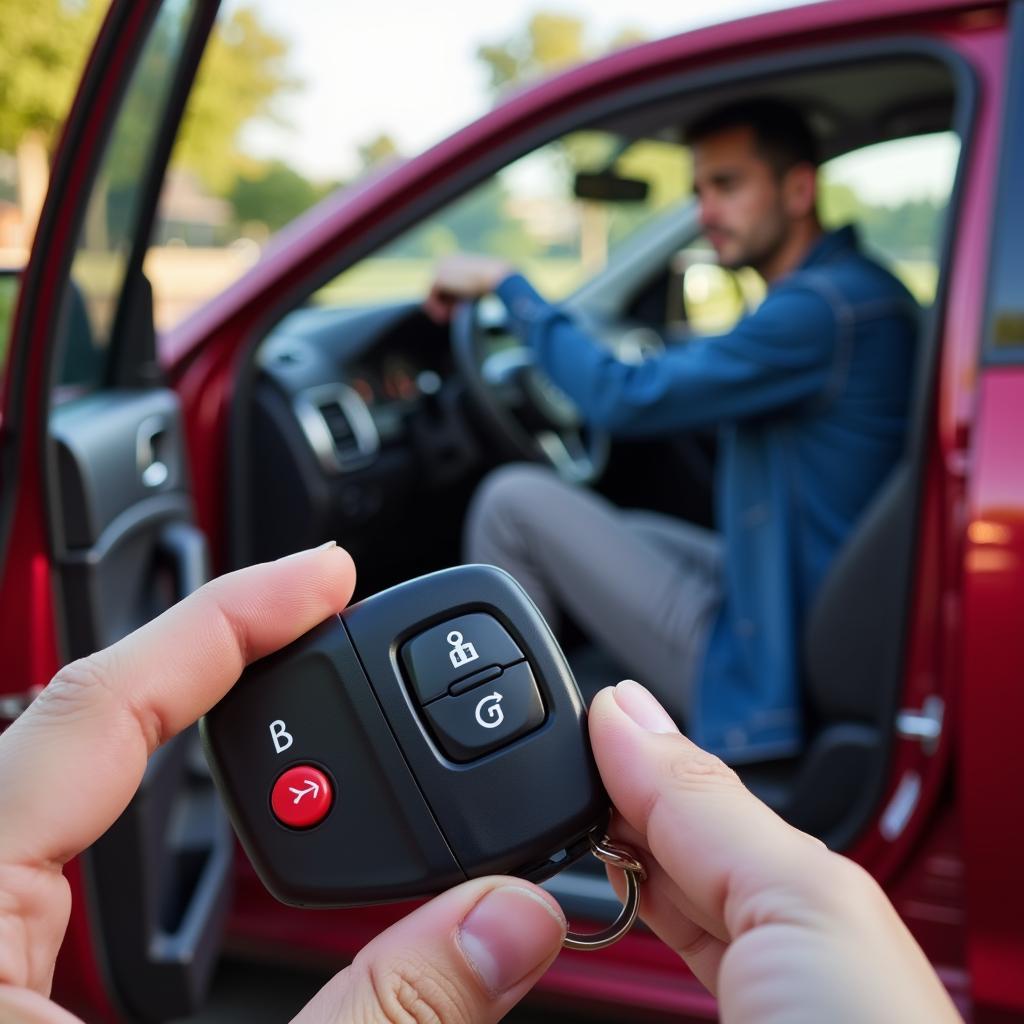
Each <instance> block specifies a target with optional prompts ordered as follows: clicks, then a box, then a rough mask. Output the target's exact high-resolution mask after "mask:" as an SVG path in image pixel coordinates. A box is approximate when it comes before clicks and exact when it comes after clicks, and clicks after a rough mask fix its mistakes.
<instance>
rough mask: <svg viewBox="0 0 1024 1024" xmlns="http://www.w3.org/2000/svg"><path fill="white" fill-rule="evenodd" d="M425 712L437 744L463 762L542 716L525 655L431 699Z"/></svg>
mask: <svg viewBox="0 0 1024 1024" xmlns="http://www.w3.org/2000/svg"><path fill="white" fill-rule="evenodd" d="M482 617H483V618H487V616H482ZM491 621H492V622H493V621H494V620H493V619H492V620H491ZM495 625H497V623H495ZM499 628H500V627H499ZM423 713H424V715H425V716H426V718H427V721H428V723H429V725H430V729H431V732H433V734H434V736H435V738H436V739H437V742H438V745H439V746H440V748H441V750H442V751H443V752H444V753H445V754H446V755H447V756H448V757H449V758H450V759H451V760H452V761H459V762H466V761H473V760H475V759H476V758H478V757H482V756H483V755H484V754H487V753H490V752H491V751H492V750H497V749H498V748H499V747H503V746H505V745H506V744H507V743H511V742H512V741H513V740H515V739H518V738H519V737H520V736H524V735H525V734H526V733H528V732H532V731H533V730H534V729H536V728H537V726H539V725H540V724H541V723H542V722H543V721H544V704H543V703H542V701H541V697H540V693H539V691H538V690H537V684H536V682H535V681H534V678H533V673H532V672H531V671H530V666H529V665H527V664H526V662H525V661H523V662H519V663H518V664H516V665H512V666H511V667H510V668H507V669H505V671H504V672H502V674H501V675H500V676H499V677H498V678H497V679H493V680H491V681H489V682H486V683H484V684H483V685H482V686H477V687H475V688H474V689H472V690H470V691H469V692H468V693H463V694H461V695H460V696H457V697H441V698H440V699H439V700H435V701H434V702H433V703H431V704H428V705H427V706H426V707H425V708H424V709H423Z"/></svg>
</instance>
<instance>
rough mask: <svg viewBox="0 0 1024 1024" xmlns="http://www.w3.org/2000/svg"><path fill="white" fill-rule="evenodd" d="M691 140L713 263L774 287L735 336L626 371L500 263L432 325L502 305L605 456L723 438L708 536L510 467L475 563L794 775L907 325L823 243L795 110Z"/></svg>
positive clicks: (862, 269) (695, 723)
mask: <svg viewBox="0 0 1024 1024" xmlns="http://www.w3.org/2000/svg"><path fill="white" fill-rule="evenodd" d="M688 141H689V143H690V145H691V147H692V151H693V169H694V170H693V173H694V191H695V193H696V197H697V200H698V202H699V204H700V219H701V225H702V227H703V229H704V232H705V234H706V236H707V238H708V240H709V241H710V243H711V244H712V245H713V246H714V248H715V251H716V253H717V254H718V258H719V260H720V262H721V264H722V265H723V266H725V267H728V268H739V267H743V266H750V267H753V268H754V269H755V270H757V271H758V272H759V273H760V274H761V276H762V277H763V278H764V279H765V281H766V282H767V284H768V294H767V297H766V298H765V300H764V302H763V303H762V304H761V305H760V306H759V307H758V308H757V309H756V310H755V311H754V312H752V313H750V314H749V315H747V316H745V317H744V318H743V319H742V320H741V321H740V322H739V323H738V324H737V325H736V326H735V327H734V328H733V329H732V330H731V331H729V332H728V333H726V334H723V335H720V336H715V337H708V338H700V339H696V340H693V341H691V342H690V343H688V344H681V345H677V346H672V347H669V348H668V349H667V350H666V351H665V352H664V353H663V354H660V355H658V356H655V357H653V358H651V359H648V360H647V361H646V362H644V363H642V364H640V365H631V364H627V363H624V362H620V361H619V360H617V359H616V358H615V356H614V355H613V354H612V353H610V352H609V351H608V350H607V349H606V348H604V347H602V345H601V344H600V343H599V342H597V341H596V340H595V339H593V338H592V337H590V336H589V335H588V334H587V333H586V331H584V330H583V329H581V328H580V327H579V326H577V325H576V324H575V323H573V321H572V320H571V319H570V317H569V316H568V315H567V314H566V313H565V312H564V311H562V310H561V309H559V308H558V307H557V306H554V305H551V304H549V303H548V302H546V301H545V300H544V299H543V298H541V297H540V295H538V294H537V292H536V291H535V290H534V289H533V288H532V287H531V285H530V284H529V283H528V282H527V281H526V280H525V278H524V277H522V276H521V275H520V274H518V273H516V272H515V271H514V269H513V268H512V267H510V266H509V265H508V264H506V263H503V262H501V261H499V260H495V259H492V258H489V257H483V256H471V255H460V256H454V257H451V258H449V259H447V260H444V261H442V262H441V263H440V264H439V266H438V268H437V271H436V278H435V281H434V285H433V287H432V289H431V293H430V296H429V298H428V300H427V307H426V308H427V311H428V312H429V313H430V314H431V315H432V316H434V317H435V318H436V319H438V320H444V319H447V318H448V317H449V316H450V313H451V308H452V305H453V304H454V303H455V302H457V301H459V300H461V299H470V298H477V297H479V296H481V295H484V294H487V293H489V292H497V294H498V295H499V296H500V297H501V299H502V300H503V302H504V304H505V306H506V307H507V308H508V312H509V317H510V324H511V329H512V330H514V331H515V333H516V334H517V335H518V336H519V337H520V338H521V339H522V340H523V342H524V343H525V344H527V345H528V346H529V347H530V348H531V349H532V350H533V352H534V354H535V359H536V362H537V364H538V365H539V366H540V367H541V368H542V369H543V370H545V371H546V372H547V373H548V374H549V375H550V377H551V378H552V379H553V380H554V381H555V383H557V384H558V385H559V386H560V387H561V388H562V389H563V390H564V391H565V392H566V393H567V394H568V395H569V396H570V397H571V398H572V399H573V400H574V401H575V402H576V404H577V405H578V406H579V408H580V410H581V412H582V415H583V417H584V419H585V420H586V421H587V422H588V423H590V424H593V425H594V426H596V427H600V428H603V429H605V430H607V431H609V432H610V433H611V434H613V435H618V436H623V437H633V438H637V437H656V436H663V435H670V434H674V433H676V432H680V431H685V430H689V429H693V428H700V427H708V426H710V425H715V426H717V428H718V431H719V455H718V467H717V481H716V486H717V494H716V527H717V529H716V531H715V532H710V531H706V530H703V529H700V528H698V527H696V526H694V525H692V524H687V523H684V522H681V521H678V520H675V519H673V518H671V517H669V516H664V515H660V514H656V513H653V512H645V511H638V510H634V511H630V510H624V509H620V508H618V507H616V506H614V505H612V504H610V503H609V502H607V501H605V500H604V499H603V498H602V497H600V496H598V495H596V494H594V493H593V492H590V491H587V490H585V489H583V488H581V487H576V486H573V485H571V484H568V483H565V482H563V481H562V480H561V479H560V478H559V477H558V476H557V475H556V474H555V473H554V472H553V471H552V470H550V469H545V468H542V467H540V466H534V465H514V466H506V467H503V468H501V469H499V470H497V471H495V472H494V473H492V474H491V475H490V477H488V479H487V480H485V481H484V483H483V484H482V486H481V488H480V490H479V491H478V493H477V495H476V497H475V498H474V501H473V504H472V506H471V509H470V513H469V519H468V523H467V533H466V556H467V558H468V560H470V561H474V562H489V563H492V564H495V565H499V566H501V567H503V568H505V569H506V570H508V571H509V572H510V573H511V574H512V575H513V576H514V577H515V578H516V579H518V580H519V582H520V583H521V584H522V585H523V586H524V588H525V589H526V590H527V592H528V593H529V594H530V596H531V597H532V598H533V600H534V601H535V602H536V604H537V606H538V608H539V609H540V610H541V612H542V613H543V614H544V615H545V616H546V617H547V618H548V621H549V622H551V623H552V625H553V626H555V625H556V624H557V621H558V612H559V610H564V611H566V612H568V613H569V614H570V615H571V616H572V617H573V618H574V619H575V620H576V621H577V623H578V624H579V625H580V626H581V627H582V628H583V630H584V631H585V632H586V633H587V634H588V635H589V636H590V638H591V639H592V640H593V641H594V642H596V643H597V644H598V645H600V646H601V647H603V648H605V649H606V650H607V651H608V652H609V653H610V654H612V655H613V656H614V657H615V658H616V659H617V660H618V661H619V662H621V663H622V665H623V666H625V667H627V668H629V669H630V670H631V671H632V672H633V673H634V674H635V677H636V679H638V680H639V681H640V682H642V683H644V684H645V685H647V686H649V687H650V688H651V689H652V690H654V692H656V693H657V694H658V696H659V697H660V699H661V700H662V701H663V702H664V703H665V704H666V706H668V707H669V708H670V709H672V711H673V712H674V714H675V715H676V716H677V717H678V718H679V719H681V721H682V722H683V724H684V725H685V727H686V731H687V732H688V733H689V735H690V736H691V737H693V739H694V740H695V741H696V742H698V743H699V744H701V745H702V746H704V747H705V748H707V749H710V750H712V751H714V752H715V753H717V754H719V755H721V756H723V757H724V758H726V759H727V760H730V761H733V762H740V761H744V760H760V759H766V758H774V757H784V756H788V755H792V754H795V753H797V752H798V751H799V749H800V746H801V742H802V738H803V737H802V724H803V723H802V720H801V717H802V716H801V688H800V677H801V659H800V649H801V636H802V632H803V627H804V622H805V617H806V614H807V612H808V609H809V608H810V607H811V604H812V602H813V600H814V597H815V594H816V592H817V590H818V588H819V586H820V584H821V582H822V579H823V578H824V576H825V574H826V572H827V570H828V568H829V565H830V563H831V562H832V559H833V558H834V556H835V555H836V553H837V552H838V550H839V548H840V547H841V545H842V544H843V541H844V540H845V538H846V537H847V536H848V535H849V533H850V531H851V529H852V527H853V525H854V523H855V522H856V520H857V517H858V516H859V514H860V513H861V512H862V510H863V509H864V507H865V505H866V504H867V502H868V500H869V499H870V497H871V496H872V495H873V494H874V492H875V491H876V489H877V488H878V487H879V485H880V484H881V483H882V481H883V479H884V478H885V476H886V475H887V473H888V472H889V470H890V469H891V468H892V466H893V465H894V464H895V462H896V460H897V459H898V457H899V454H900V451H901V448H902V445H903V436H904V430H905V426H906V417H907V407H908V402H909V394H910V384H911V377H912V373H913V367H914V356H915V347H916V345H915V341H916V323H917V306H916V304H915V303H914V300H913V299H912V297H911V296H910V294H909V292H908V291H907V290H906V289H905V288H904V287H903V285H902V284H900V282H899V281H897V280H896V278H895V277H893V276H892V274H890V273H889V272H888V271H886V270H884V269H883V268H882V267H881V266H879V265H878V264H877V263H875V262H874V261H872V260H871V259H869V258H868V257H867V256H866V255H865V254H864V253H863V252H862V251H861V250H860V248H859V246H858V241H857V237H856V234H855V232H854V229H853V228H852V227H845V228H842V229H840V230H838V231H834V232H824V231H823V229H822V227H821V223H820V221H819V219H818V213H817V196H816V187H817V186H816V179H817V170H816V168H817V156H816V146H815V141H814V137H813V135H812V133H811V132H810V130H809V128H808V126H807V124H806V122H805V121H804V119H803V117H802V116H801V114H800V113H799V112H798V111H797V110H795V109H794V108H791V107H790V106H788V105H786V104H783V103H781V102H776V101H771V100H752V101H749V102H742V103H738V104H732V105H730V106H728V107H723V108H721V109H719V110H716V111H714V112H712V113H710V114H709V115H707V116H705V117H703V118H702V119H701V120H700V121H699V122H698V123H696V124H694V125H693V126H692V127H691V128H690V130H689V132H688Z"/></svg>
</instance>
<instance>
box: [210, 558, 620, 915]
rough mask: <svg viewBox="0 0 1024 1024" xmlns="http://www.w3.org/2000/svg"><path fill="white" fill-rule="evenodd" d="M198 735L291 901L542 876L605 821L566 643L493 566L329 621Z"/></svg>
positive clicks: (280, 656) (402, 893)
mask: <svg viewBox="0 0 1024 1024" xmlns="http://www.w3.org/2000/svg"><path fill="white" fill-rule="evenodd" d="M200 730H201V733H202V736H203V741H204V745H205V748H206V755H207V759H208V760H209V762H210V767H211V769H212V771H213V776H214V779H215V780H216V782H217V785H218V788H219V789H220V793H221V795H222V797H223V798H224V802H225V804H226V805H227V808H228V812H229V814H230V815H231V820H232V822H233V824H234V827H235V831H236V832H237V833H238V836H239V838H240V839H241V841H242V845H243V846H244V847H245V850H246V852H247V854H248V855H249V859H250V860H251V861H252V863H253V866H254V867H255V868H256V871H257V872H258V873H259V876H260V878H261V879H262V881H263V883H264V885H266V887H267V888H268V889H269V890H270V892H271V893H273V895H274V896H276V897H277V898H278V899H279V900H281V901H283V902H285V903H290V904H294V905H297V906H323V907H344V906H360V905H365V904H370V903H383V902H387V901H389V900H401V899H410V898H413V897H420V896H428V895H433V894H435V893H438V892H441V891H442V890H444V889H447V888H449V887H451V886H452V885H454V884H456V883H458V882H462V881H465V880H466V879H467V878H476V877H479V876H481V875H486V874H496V873H497V874H513V875H518V876H520V877H522V878H528V879H530V880H532V881H542V880H543V879H545V878H547V877H549V876H551V875H553V874H554V873H555V872H557V871H559V870H561V868H563V867H565V866H566V865H567V864H569V863H571V862H572V861H573V860H575V859H576V858H577V857H578V856H580V855H581V854H582V853H584V852H586V851H587V850H588V849H589V848H590V846H589V842H590V836H591V834H592V833H602V830H603V829H604V827H605V825H606V824H607V820H608V808H609V804H608V797H607V795H606V793H605V792H604V789H603V788H602V786H601V782H600V779H599V777H598V773H597V768H596V766H595V764H594V760H593V757H592V755H591V752H590V744H589V740H588V737H587V728H586V710H585V707H584V704H583V701H582V698H581V697H580V693H579V690H578V689H577V687H576V683H575V681H574V680H573V677H572V674H571V672H570V670H569V666H568V664H567V663H566V660H565V656H564V655H563V653H562V651H561V649H560V647H559V645H558V643H557V641H556V640H555V638H554V637H553V635H552V633H551V630H550V629H549V628H548V626H547V623H546V622H545V621H544V619H543V618H542V617H541V615H540V613H539V612H538V611H537V609H536V607H535V606H534V604H533V602H532V601H530V599H529V597H527V595H526V594H525V592H524V591H523V590H522V588H521V587H520V586H519V584H518V583H516V582H515V580H513V579H512V577H511V576H509V575H508V574H507V573H505V572H502V571H501V570H500V569H496V568H494V567H492V566H486V565H469V566H460V567H458V568H454V569H447V570H444V571H442V572H438V573H433V574H431V575H429V576H423V577H420V578H419V579H415V580H411V581H409V582H407V583H403V584H401V585H400V586H397V587H393V588H392V589H390V590H386V591H384V592H382V593H380V594H376V595H374V596H373V597H370V598H368V599H366V600H365V601H362V602H360V603H359V604H356V605H353V606H352V607H350V608H347V609H346V610H345V611H344V612H343V613H342V614H341V615H336V616H334V617H332V618H330V619H328V620H327V621H325V622H322V623H321V624H320V625H319V626H317V627H316V628H315V629H312V630H310V632H308V633H306V634H305V635H304V636H303V637H301V638H300V639H299V640H297V641H295V642H294V643H293V644H291V645H290V646H289V647H287V648H285V649H283V650H281V651H279V652H277V653H276V654H273V655H271V656H269V657H267V658H263V659H262V660H260V661H258V662H256V663H254V664H253V665H250V666H249V667H248V668H247V669H246V670H245V672H244V673H243V674H242V678H241V679H240V680H239V682H238V683H237V684H236V685H235V687H234V688H233V689H232V690H231V692H230V693H228V695H227V696H226V697H225V698H224V699H223V700H222V701H221V702H220V703H219V704H218V705H217V706H216V707H214V708H213V709H212V710H211V711H210V712H209V714H207V715H206V717H205V718H204V719H203V720H202V722H201V723H200ZM602 834H603V833H602ZM598 838H600V835H598Z"/></svg>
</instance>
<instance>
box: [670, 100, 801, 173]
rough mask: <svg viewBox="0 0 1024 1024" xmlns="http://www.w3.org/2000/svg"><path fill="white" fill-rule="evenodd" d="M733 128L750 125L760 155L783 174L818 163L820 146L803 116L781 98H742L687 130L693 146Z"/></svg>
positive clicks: (699, 119)
mask: <svg viewBox="0 0 1024 1024" xmlns="http://www.w3.org/2000/svg"><path fill="white" fill-rule="evenodd" d="M733 128H750V129H751V130H752V131H753V133H754V144H755V146H756V148H757V152H758V154H759V155H760V156H761V157H762V158H763V159H764V160H766V161H767V162H768V163H769V164H770V165H771V167H772V169H773V170H774V171H775V173H776V174H777V175H778V176H779V177H782V175H783V174H785V173H786V171H788V170H789V169H790V168H791V167H795V166H796V165H797V164H803V163H808V164H811V165H813V166H814V167H817V166H818V146H817V143H816V142H815V139H814V134H813V132H812V131H811V129H810V127H809V126H808V124H807V120H806V119H805V118H804V115H803V114H802V113H801V112H800V111H799V110H798V109H797V108H796V107H794V106H791V105H790V104H789V103H784V102H782V101H781V100H740V101H739V102H738V103H729V104H727V105H726V106H723V107H717V108H716V109H714V110H712V111H710V112H709V113H707V114H704V115H703V117H699V118H698V119H697V120H696V121H694V122H693V123H692V124H691V125H690V126H689V127H688V128H687V130H686V142H687V144H688V145H690V146H693V145H694V144H696V143H698V142H703V141H704V140H705V139H708V138H710V137H711V136H712V135H718V134H719V133H720V132H724V131H729V130H731V129H733Z"/></svg>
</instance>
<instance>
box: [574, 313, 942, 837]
mask: <svg viewBox="0 0 1024 1024" xmlns="http://www.w3.org/2000/svg"><path fill="white" fill-rule="evenodd" d="M936 328H937V324H936V322H935V319H934V317H933V315H932V314H931V312H928V313H925V314H924V315H923V316H922V320H921V329H920V330H919V332H918V361H917V362H918V365H917V369H916V371H915V380H914V385H913V393H912V396H911V403H910V408H909V413H908V429H907V436H906V438H905V441H904V448H903V452H902V455H901V457H900V459H899V461H898V462H897V464H896V465H895V466H894V467H893V469H892V470H891V472H890V474H889V476H888V478H887V479H886V481H885V483H884V484H883V485H882V487H881V488H880V489H879V491H878V492H877V493H876V494H875V496H874V497H873V498H872V500H871V501H870V502H869V504H868V506H867V507H866V509H865V510H864V512H863V513H862V515H861V517H860V519H859V521H858V523H857V525H856V526H855V527H854V529H853V531H852V532H851V534H850V536H849V537H848V539H847V541H846V543H845V544H844V545H843V547H842V549H841V550H840V551H839V553H838V555H837V556H836V558H835V561H834V562H833V564H832V566H831V568H830V569H829V572H828V574H827V575H826V577H825V580H824V581H823V583H822V585H821V588H820V590H819V592H818V594H817V597H816V598H815V601H814V604H813V605H812V607H811V610H810V613H809V615H808V617H807V622H806V626H805V631H804V638H803V652H802V657H803V665H804V678H803V685H804V695H805V696H804V700H805V713H806V719H807V725H808V729H807V732H808V736H809V741H808V744H807V747H806V749H805V750H804V752H803V753H802V754H801V755H800V756H799V757H794V758H788V759H785V760H779V761H771V762H759V763H753V764H748V765H742V766H739V767H738V768H737V771H738V772H739V774H740V776H741V778H742V779H743V781H744V782H745V783H746V785H747V786H748V787H749V788H750V789H751V790H752V791H753V792H754V793H756V794H757V795H758V796H759V797H760V798H761V799H762V800H764V801H765V802H766V803H767V804H769V806H771V807H773V808H774V809H775V810H777V811H778V812H779V813H780V814H781V815H782V816H783V817H785V818H786V819H787V820H788V821H789V822H791V823H792V824H793V825H795V826H796V827H797V828H800V829H802V830H803V831H806V832H810V833H812V834H813V835H816V836H817V837H818V838H820V839H822V840H824V841H825V842H826V843H827V845H829V846H830V847H832V848H833V849H843V848H845V847H847V846H849V845H850V844H851V843H852V841H853V840H854V838H855V837H856V835H857V833H858V832H859V831H860V829H862V828H863V827H864V825H865V824H866V822H867V821H868V820H869V819H870V816H871V813H872V811H873V809H874V808H875V807H876V805H877V803H878V800H879V799H880V797H881V794H882V789H883V787H884V785H885V779H886V768H887V763H888V758H889V753H890V751H891V747H892V738H893V732H894V728H895V721H896V714H897V710H898V702H899V700H900V696H901V693H902V688H903V668H904V651H905V637H906V631H907V621H908V619H909V606H910V595H911V584H912V580H913V570H914V566H915V563H916V559H915V549H916V544H915V539H916V533H917V531H916V525H917V520H918V508H919V505H920V491H921V486H920V484H921V480H922V478H923V470H924V463H925V459H926V456H927V450H928V444H927V441H928V436H929V435H928V423H929V419H930V413H931V409H932V401H931V395H932V378H933V372H932V371H933V367H934V363H935V353H936V351H937V348H938V345H937V333H936ZM601 658H602V656H601V655H600V654H598V653H597V652H595V651H594V649H593V648H589V649H587V650H585V651H582V652H576V653H575V654H574V655H573V656H571V658H570V661H571V663H572V666H573V669H574V671H577V673H578V674H577V678H578V679H579V680H580V683H581V688H582V689H583V691H584V693H585V694H586V695H587V696H588V697H589V696H590V695H592V694H593V693H594V692H595V691H596V689H597V687H595V685H594V684H595V683H596V682H597V679H598V677H599V676H600V678H601V683H600V685H607V683H608V681H609V678H610V676H609V671H610V669H611V666H610V665H609V664H608V662H607V660H604V664H603V665H600V664H599V659H601ZM617 678H623V676H622V675H618V676H617Z"/></svg>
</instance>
